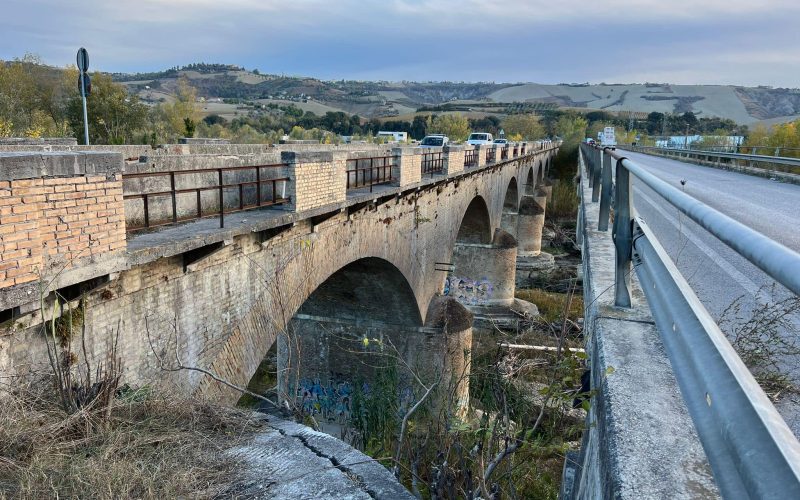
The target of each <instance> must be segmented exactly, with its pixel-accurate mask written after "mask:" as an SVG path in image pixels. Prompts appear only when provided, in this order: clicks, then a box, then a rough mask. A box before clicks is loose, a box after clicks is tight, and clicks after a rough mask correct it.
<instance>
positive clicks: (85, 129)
mask: <svg viewBox="0 0 800 500" xmlns="http://www.w3.org/2000/svg"><path fill="white" fill-rule="evenodd" d="M84 75H85V73H84V72H83V71H81V100H82V101H83V136H84V138H85V140H86V145H87V146H88V145H89V117H88V113H87V112H86V84H85V82H84Z"/></svg>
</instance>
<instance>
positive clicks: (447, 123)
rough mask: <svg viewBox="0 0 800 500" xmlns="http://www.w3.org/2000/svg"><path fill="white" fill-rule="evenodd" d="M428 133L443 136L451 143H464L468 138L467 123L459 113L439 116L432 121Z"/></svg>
mask: <svg viewBox="0 0 800 500" xmlns="http://www.w3.org/2000/svg"><path fill="white" fill-rule="evenodd" d="M428 133H433V134H444V135H446V136H447V137H449V138H450V140H451V141H464V140H466V139H467V136H469V121H468V120H467V119H466V117H464V116H463V115H461V114H459V113H454V114H450V115H439V116H437V117H436V118H434V119H433V122H432V123H431V126H430V127H429V130H428Z"/></svg>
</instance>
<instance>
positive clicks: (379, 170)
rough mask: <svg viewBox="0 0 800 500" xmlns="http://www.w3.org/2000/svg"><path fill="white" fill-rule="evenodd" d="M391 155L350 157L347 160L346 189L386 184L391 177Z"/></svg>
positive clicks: (391, 179)
mask: <svg viewBox="0 0 800 500" xmlns="http://www.w3.org/2000/svg"><path fill="white" fill-rule="evenodd" d="M393 159H394V157H392V156H377V157H372V158H352V159H349V160H347V189H348V190H349V189H358V188H362V187H365V186H369V192H370V193H371V192H372V186H377V185H379V184H388V183H390V182H392V181H393V180H394V179H393V178H392V162H393Z"/></svg>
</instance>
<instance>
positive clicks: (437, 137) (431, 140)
mask: <svg viewBox="0 0 800 500" xmlns="http://www.w3.org/2000/svg"><path fill="white" fill-rule="evenodd" d="M449 141H450V139H449V138H448V137H447V136H446V135H443V134H431V135H426V136H425V137H423V138H422V141H421V142H420V143H419V145H420V147H423V148H438V147H442V146H447V143H448V142H449Z"/></svg>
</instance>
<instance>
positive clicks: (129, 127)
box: [67, 73, 147, 144]
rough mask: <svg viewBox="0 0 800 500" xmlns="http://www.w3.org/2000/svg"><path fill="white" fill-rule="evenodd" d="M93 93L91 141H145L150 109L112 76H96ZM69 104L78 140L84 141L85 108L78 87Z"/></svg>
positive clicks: (89, 105)
mask: <svg viewBox="0 0 800 500" xmlns="http://www.w3.org/2000/svg"><path fill="white" fill-rule="evenodd" d="M91 78H92V93H91V94H90V95H89V97H88V98H87V103H86V107H87V115H88V119H89V140H90V141H91V142H92V143H93V144H129V143H131V142H134V140H136V139H135V138H137V139H138V137H141V131H142V130H143V129H144V128H145V125H146V118H147V107H146V106H145V105H144V104H141V103H140V102H139V98H138V97H136V96H132V95H128V92H127V90H126V89H125V87H124V86H123V85H120V84H118V83H115V82H114V81H113V80H112V79H111V76H110V75H106V74H103V73H93V74H92V75H91ZM75 87H76V88H74V89H73V90H72V95H71V97H70V98H69V101H68V103H67V116H68V119H69V124H70V127H71V128H72V130H73V133H74V134H75V137H79V138H82V137H83V105H82V102H81V97H80V95H79V94H78V89H77V86H75Z"/></svg>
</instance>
